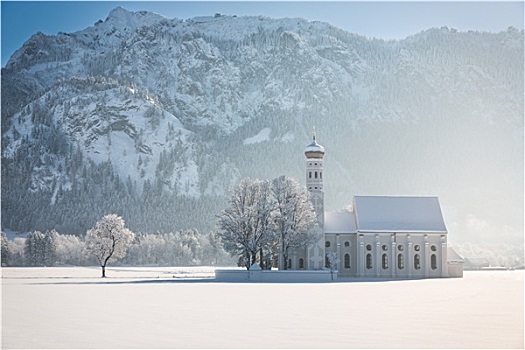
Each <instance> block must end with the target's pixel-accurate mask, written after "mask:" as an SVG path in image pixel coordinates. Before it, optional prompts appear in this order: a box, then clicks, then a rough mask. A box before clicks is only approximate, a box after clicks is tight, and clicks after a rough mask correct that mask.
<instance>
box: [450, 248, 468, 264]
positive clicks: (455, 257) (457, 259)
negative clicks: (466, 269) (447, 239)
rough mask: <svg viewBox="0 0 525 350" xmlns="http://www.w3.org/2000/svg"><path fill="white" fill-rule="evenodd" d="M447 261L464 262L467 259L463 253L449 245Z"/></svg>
mask: <svg viewBox="0 0 525 350" xmlns="http://www.w3.org/2000/svg"><path fill="white" fill-rule="evenodd" d="M447 261H448V262H459V263H463V262H465V259H464V258H463V257H462V256H461V255H459V254H458V253H457V252H456V251H455V250H454V249H452V248H451V247H447Z"/></svg>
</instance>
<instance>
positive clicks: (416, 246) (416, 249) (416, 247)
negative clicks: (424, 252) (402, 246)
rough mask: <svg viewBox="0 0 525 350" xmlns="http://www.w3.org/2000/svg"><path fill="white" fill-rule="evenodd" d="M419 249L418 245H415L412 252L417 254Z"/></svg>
mask: <svg viewBox="0 0 525 350" xmlns="http://www.w3.org/2000/svg"><path fill="white" fill-rule="evenodd" d="M419 249H420V248H419V245H417V244H416V245H415V246H414V250H415V251H416V252H419Z"/></svg>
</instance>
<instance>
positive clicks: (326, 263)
mask: <svg viewBox="0 0 525 350" xmlns="http://www.w3.org/2000/svg"><path fill="white" fill-rule="evenodd" d="M324 267H326V268H328V267H330V260H329V259H328V255H325V256H324Z"/></svg>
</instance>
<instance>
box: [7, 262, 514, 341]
mask: <svg viewBox="0 0 525 350" xmlns="http://www.w3.org/2000/svg"><path fill="white" fill-rule="evenodd" d="M213 271H214V269H213V268H209V267H208V268H206V267H201V268H117V267H115V268H112V267H109V268H108V271H107V275H108V276H109V278H106V279H101V278H99V277H98V276H99V275H100V268H3V269H2V348H6V349H7V348H126V349H129V348H523V347H524V338H523V326H524V324H523V287H524V285H523V271H483V272H465V277H464V278H463V279H433V280H411V281H372V280H367V281H362V280H361V281H349V280H346V281H342V282H337V283H317V284H305V283H291V284H276V283H268V284H265V283H259V284H257V283H251V284H250V283H218V282H215V281H213V279H211V278H209V277H210V276H213Z"/></svg>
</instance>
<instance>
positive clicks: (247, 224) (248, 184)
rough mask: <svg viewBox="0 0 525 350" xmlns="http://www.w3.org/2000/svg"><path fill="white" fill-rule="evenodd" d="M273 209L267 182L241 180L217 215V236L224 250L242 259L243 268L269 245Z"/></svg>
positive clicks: (252, 261) (251, 262) (254, 260)
mask: <svg viewBox="0 0 525 350" xmlns="http://www.w3.org/2000/svg"><path fill="white" fill-rule="evenodd" d="M274 205H275V204H274V201H273V198H272V196H271V189H270V183H269V181H261V180H250V179H243V180H241V182H240V183H239V185H238V186H236V187H234V188H233V189H232V191H231V193H230V197H229V199H228V207H227V208H226V209H225V210H223V211H222V212H221V213H220V214H219V215H218V227H219V232H218V234H219V236H220V238H221V240H222V242H223V245H224V248H225V250H226V251H228V252H230V254H238V255H239V256H241V255H243V256H244V257H245V258H246V260H245V262H246V265H247V268H249V266H250V265H251V264H253V263H255V262H256V259H257V253H259V252H260V251H261V250H262V248H264V247H265V246H266V245H267V244H269V243H270V242H271V238H272V229H273V227H272V226H273V225H272V220H271V215H272V211H273V208H274Z"/></svg>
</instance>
